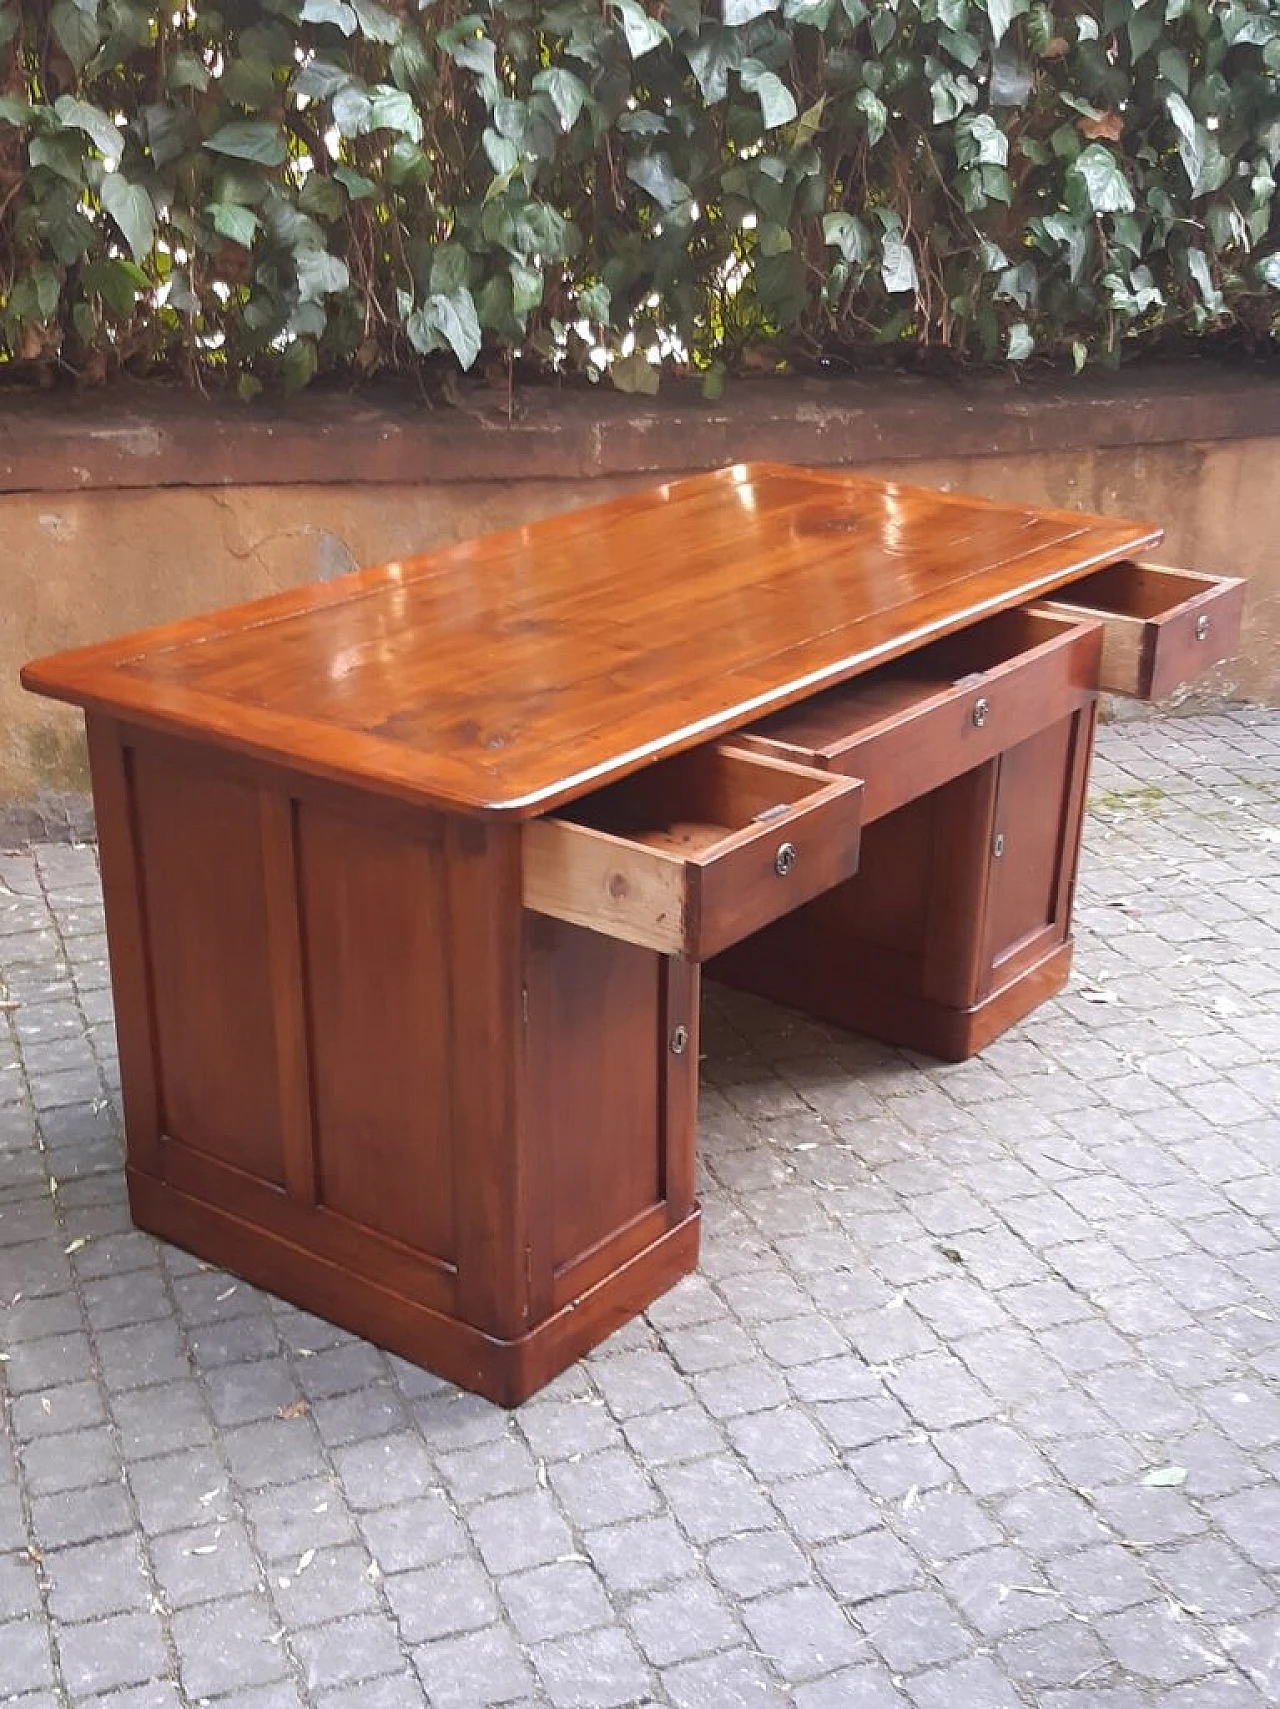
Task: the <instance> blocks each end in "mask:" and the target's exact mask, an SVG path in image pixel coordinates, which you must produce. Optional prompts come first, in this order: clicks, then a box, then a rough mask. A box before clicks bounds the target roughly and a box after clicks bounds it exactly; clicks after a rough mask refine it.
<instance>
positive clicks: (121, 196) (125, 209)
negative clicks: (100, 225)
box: [98, 172, 156, 261]
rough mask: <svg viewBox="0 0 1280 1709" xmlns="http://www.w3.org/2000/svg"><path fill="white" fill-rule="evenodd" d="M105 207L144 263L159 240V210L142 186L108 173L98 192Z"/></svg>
mask: <svg viewBox="0 0 1280 1709" xmlns="http://www.w3.org/2000/svg"><path fill="white" fill-rule="evenodd" d="M98 195H99V197H100V198H101V201H102V205H103V207H104V208H105V209H106V210H107V212H108V213H109V214H110V215H111V217H112V219H113V220H114V221H115V222H116V224H117V225H118V226H119V227H120V230H121V232H122V233H123V234H124V240H125V242H126V243H127V244H128V245H129V248H130V249H131V250H132V252H133V259H134V260H135V261H141V260H142V258H143V256H145V255H149V254H150V253H151V249H152V246H153V245H154V243H155V240H156V211H155V208H154V207H153V206H152V203H151V197H150V196H149V195H148V194H147V192H146V191H145V190H144V189H143V188H142V185H141V184H130V183H129V182H128V180H127V179H125V178H122V177H121V176H120V174H119V173H118V172H108V173H107V175H106V177H105V178H103V180H102V187H101V189H100V190H99V191H98Z"/></svg>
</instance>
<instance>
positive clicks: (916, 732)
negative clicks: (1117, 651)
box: [735, 609, 1102, 824]
mask: <svg viewBox="0 0 1280 1709" xmlns="http://www.w3.org/2000/svg"><path fill="white" fill-rule="evenodd" d="M1101 646H1102V631H1101V628H1100V626H1099V624H1098V623H1097V622H1094V621H1090V620H1089V618H1088V617H1087V616H1085V615H1084V614H1082V613H1076V614H1073V615H1065V614H1063V615H1059V614H1056V613H1053V612H1048V611H1036V612H1032V611H1027V610H1025V609H1022V610H1014V611H1006V612H1001V613H1000V614H999V615H998V616H996V617H990V618H987V619H985V620H984V621H983V622H981V623H975V624H974V625H973V626H972V627H971V628H968V629H964V630H961V631H960V632H959V633H958V634H955V635H949V636H947V637H946V638H945V639H943V640H941V641H935V642H933V643H932V644H931V645H930V646H928V647H923V648H921V650H920V651H919V652H917V653H912V654H910V655H909V656H908V657H906V658H904V659H899V660H897V661H895V662H894V663H893V664H889V665H885V666H883V667H882V668H881V669H880V670H877V671H872V672H870V673H869V674H868V675H866V676H861V677H855V678H854V679H853V680H852V681H850V682H847V683H842V684H841V685H840V687H838V688H833V689H828V690H827V691H826V692H825V693H823V694H819V695H817V696H815V698H814V699H812V700H807V701H805V702H804V703H803V704H801V705H799V706H793V707H789V708H788V709H787V710H786V711H785V712H779V713H776V714H774V715H773V716H772V717H770V718H766V719H764V720H763V721H762V722H761V723H759V724H753V725H752V726H751V728H750V729H748V730H744V731H743V732H742V733H741V735H740V736H738V737H735V740H736V741H738V742H739V743H741V744H742V745H744V746H746V747H749V748H750V749H751V751H752V752H755V753H760V754H772V755H775V756H776V757H778V758H785V759H789V760H792V761H795V762H797V763H802V764H807V765H811V766H817V767H819V768H820V769H822V770H824V771H830V772H838V773H840V774H842V775H845V776H854V777H861V778H862V779H863V780H864V781H865V783H866V797H865V800H864V803H863V812H862V817H863V823H864V824H869V823H870V822H871V821H872V820H873V819H879V818H882V817H883V816H884V814H886V813H891V812H893V810H894V809H895V808H897V807H901V806H903V805H904V804H905V803H906V802H908V801H912V800H914V799H915V798H916V797H917V796H919V795H924V794H927V793H928V791H930V790H932V789H936V788H938V787H939V786H940V785H941V784H944V783H946V782H948V781H949V780H950V779H951V778H953V777H958V776H959V775H960V774H961V773H962V772H965V771H968V770H970V769H971V768H972V767H974V766H978V765H982V764H984V763H985V762H986V761H987V760H990V759H993V758H994V757H995V756H996V754H998V753H1002V752H1003V751H1004V750H1005V749H1006V748H1010V747H1013V746H1014V745H1015V744H1016V743H1018V742H1021V741H1024V740H1025V739H1026V738H1027V737H1028V736H1032V735H1034V734H1035V733H1036V731H1038V730H1044V729H1047V728H1048V727H1049V726H1050V725H1052V724H1056V723H1058V722H1059V721H1060V720H1061V719H1063V718H1066V717H1067V716H1068V715H1069V714H1070V713H1072V712H1074V711H1075V710H1076V709H1077V708H1079V707H1080V706H1083V705H1084V704H1085V703H1086V702H1087V701H1088V699H1089V698H1090V696H1091V694H1092V693H1093V691H1094V689H1095V687H1096V685H1097V677H1098V660H1099V655H1100V652H1101Z"/></svg>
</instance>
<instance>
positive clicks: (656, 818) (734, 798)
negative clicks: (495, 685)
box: [554, 747, 815, 859]
mask: <svg viewBox="0 0 1280 1709" xmlns="http://www.w3.org/2000/svg"><path fill="white" fill-rule="evenodd" d="M814 789H815V779H814V778H813V777H812V776H805V775H804V774H803V773H800V772H796V771H793V770H791V769H789V768H788V767H786V766H780V765H779V766H774V765H769V764H768V763H767V762H765V763H762V762H761V760H760V758H759V756H757V755H750V756H748V755H745V754H739V753H736V752H735V751H734V750H733V749H732V748H724V747H715V748H694V749H692V750H691V751H690V752H689V753H685V754H677V755H676V756H675V757H674V758H673V759H669V760H662V761H660V762H659V763H658V764H656V765H652V766H649V767H647V768H646V769H645V770H644V771H641V772H637V773H636V774H635V775H634V776H633V777H628V778H624V779H623V780H622V781H621V782H620V783H613V784H609V785H607V786H606V787H605V788H604V789H600V790H597V791H596V792H595V794H593V795H588V796H584V797H583V798H582V799H581V800H579V801H574V802H571V803H570V804H569V806H567V807H564V808H562V809H561V810H560V811H559V812H558V813H556V814H555V815H554V817H555V818H557V819H559V820H561V821H562V822H568V823H570V824H574V825H583V826H586V827H587V828H588V829H590V830H593V831H604V832H606V833H608V834H609V835H610V836H614V837H623V838H625V839H626V840H627V841H628V842H632V843H643V844H644V845H645V846H646V847H648V848H654V849H665V850H669V851H671V852H672V853H674V854H680V855H684V856H686V857H692V858H694V859H696V858H697V857H698V856H699V855H702V854H706V853H708V852H709V851H710V850H712V849H714V848H715V847H716V846H717V845H718V844H720V843H722V842H724V841H725V840H726V838H729V837H733V836H734V835H735V834H736V833H738V832H740V831H746V830H751V829H755V828H757V827H759V826H764V825H768V824H770V823H771V822H772V821H773V820H775V819H781V818H783V817H785V815H786V814H788V813H789V812H791V811H792V810H793V809H794V808H796V807H797V806H800V805H801V804H802V803H803V802H804V801H806V800H807V799H808V798H809V797H810V796H812V795H813V793H814Z"/></svg>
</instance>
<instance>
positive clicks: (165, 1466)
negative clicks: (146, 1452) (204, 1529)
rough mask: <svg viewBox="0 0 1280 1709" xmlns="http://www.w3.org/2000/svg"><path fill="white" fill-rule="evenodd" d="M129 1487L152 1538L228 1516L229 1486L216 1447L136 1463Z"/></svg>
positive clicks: (132, 1470)
mask: <svg viewBox="0 0 1280 1709" xmlns="http://www.w3.org/2000/svg"><path fill="white" fill-rule="evenodd" d="M128 1474H129V1483H130V1486H131V1487H132V1490H133V1498H134V1500H135V1502H136V1503H137V1506H138V1513H139V1515H140V1517H141V1520H142V1528H143V1530H144V1531H145V1532H146V1533H147V1535H148V1536H159V1535H160V1534H161V1533H162V1532H164V1531H178V1530H188V1529H190V1527H192V1526H193V1525H203V1524H205V1523H206V1522H207V1521H208V1520H210V1519H225V1518H227V1517H229V1510H230V1506H231V1495H230V1481H229V1477H228V1473H227V1469H226V1467H225V1466H224V1465H223V1464H222V1461H221V1460H220V1459H219V1457H218V1455H217V1453H216V1450H215V1449H213V1448H211V1447H210V1448H187V1449H183V1450H182V1451H181V1452H180V1453H176V1454H162V1455H158V1456H157V1457H156V1458H155V1459H148V1460H135V1461H133V1462H132V1464H131V1465H130V1466H129V1467H128Z"/></svg>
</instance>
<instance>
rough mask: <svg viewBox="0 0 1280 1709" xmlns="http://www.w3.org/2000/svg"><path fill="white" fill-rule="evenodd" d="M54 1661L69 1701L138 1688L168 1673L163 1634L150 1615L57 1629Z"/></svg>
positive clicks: (110, 1619)
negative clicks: (121, 1687) (68, 1694)
mask: <svg viewBox="0 0 1280 1709" xmlns="http://www.w3.org/2000/svg"><path fill="white" fill-rule="evenodd" d="M57 1641H58V1657H59V1662H60V1665H61V1669H62V1675H63V1678H64V1679H65V1680H66V1682H67V1687H68V1689H69V1691H70V1692H71V1693H72V1696H73V1697H84V1696H87V1695H88V1694H89V1693H90V1692H104V1691H114V1690H115V1689H116V1688H117V1687H119V1686H122V1685H140V1684H142V1683H143V1682H144V1681H146V1680H149V1679H154V1678H155V1677H156V1676H157V1675H160V1674H163V1673H165V1672H167V1671H168V1667H169V1656H168V1652H167V1650H166V1648H165V1642H164V1634H163V1633H162V1631H161V1629H160V1622H159V1620H158V1619H157V1618H156V1616H155V1615H154V1614H150V1613H141V1614H114V1615H111V1616H110V1617H109V1618H107V1619H105V1620H91V1621H89V1622H88V1623H87V1624H85V1625H75V1626H67V1625H61V1624H60V1625H59V1626H58V1627H57Z"/></svg>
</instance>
